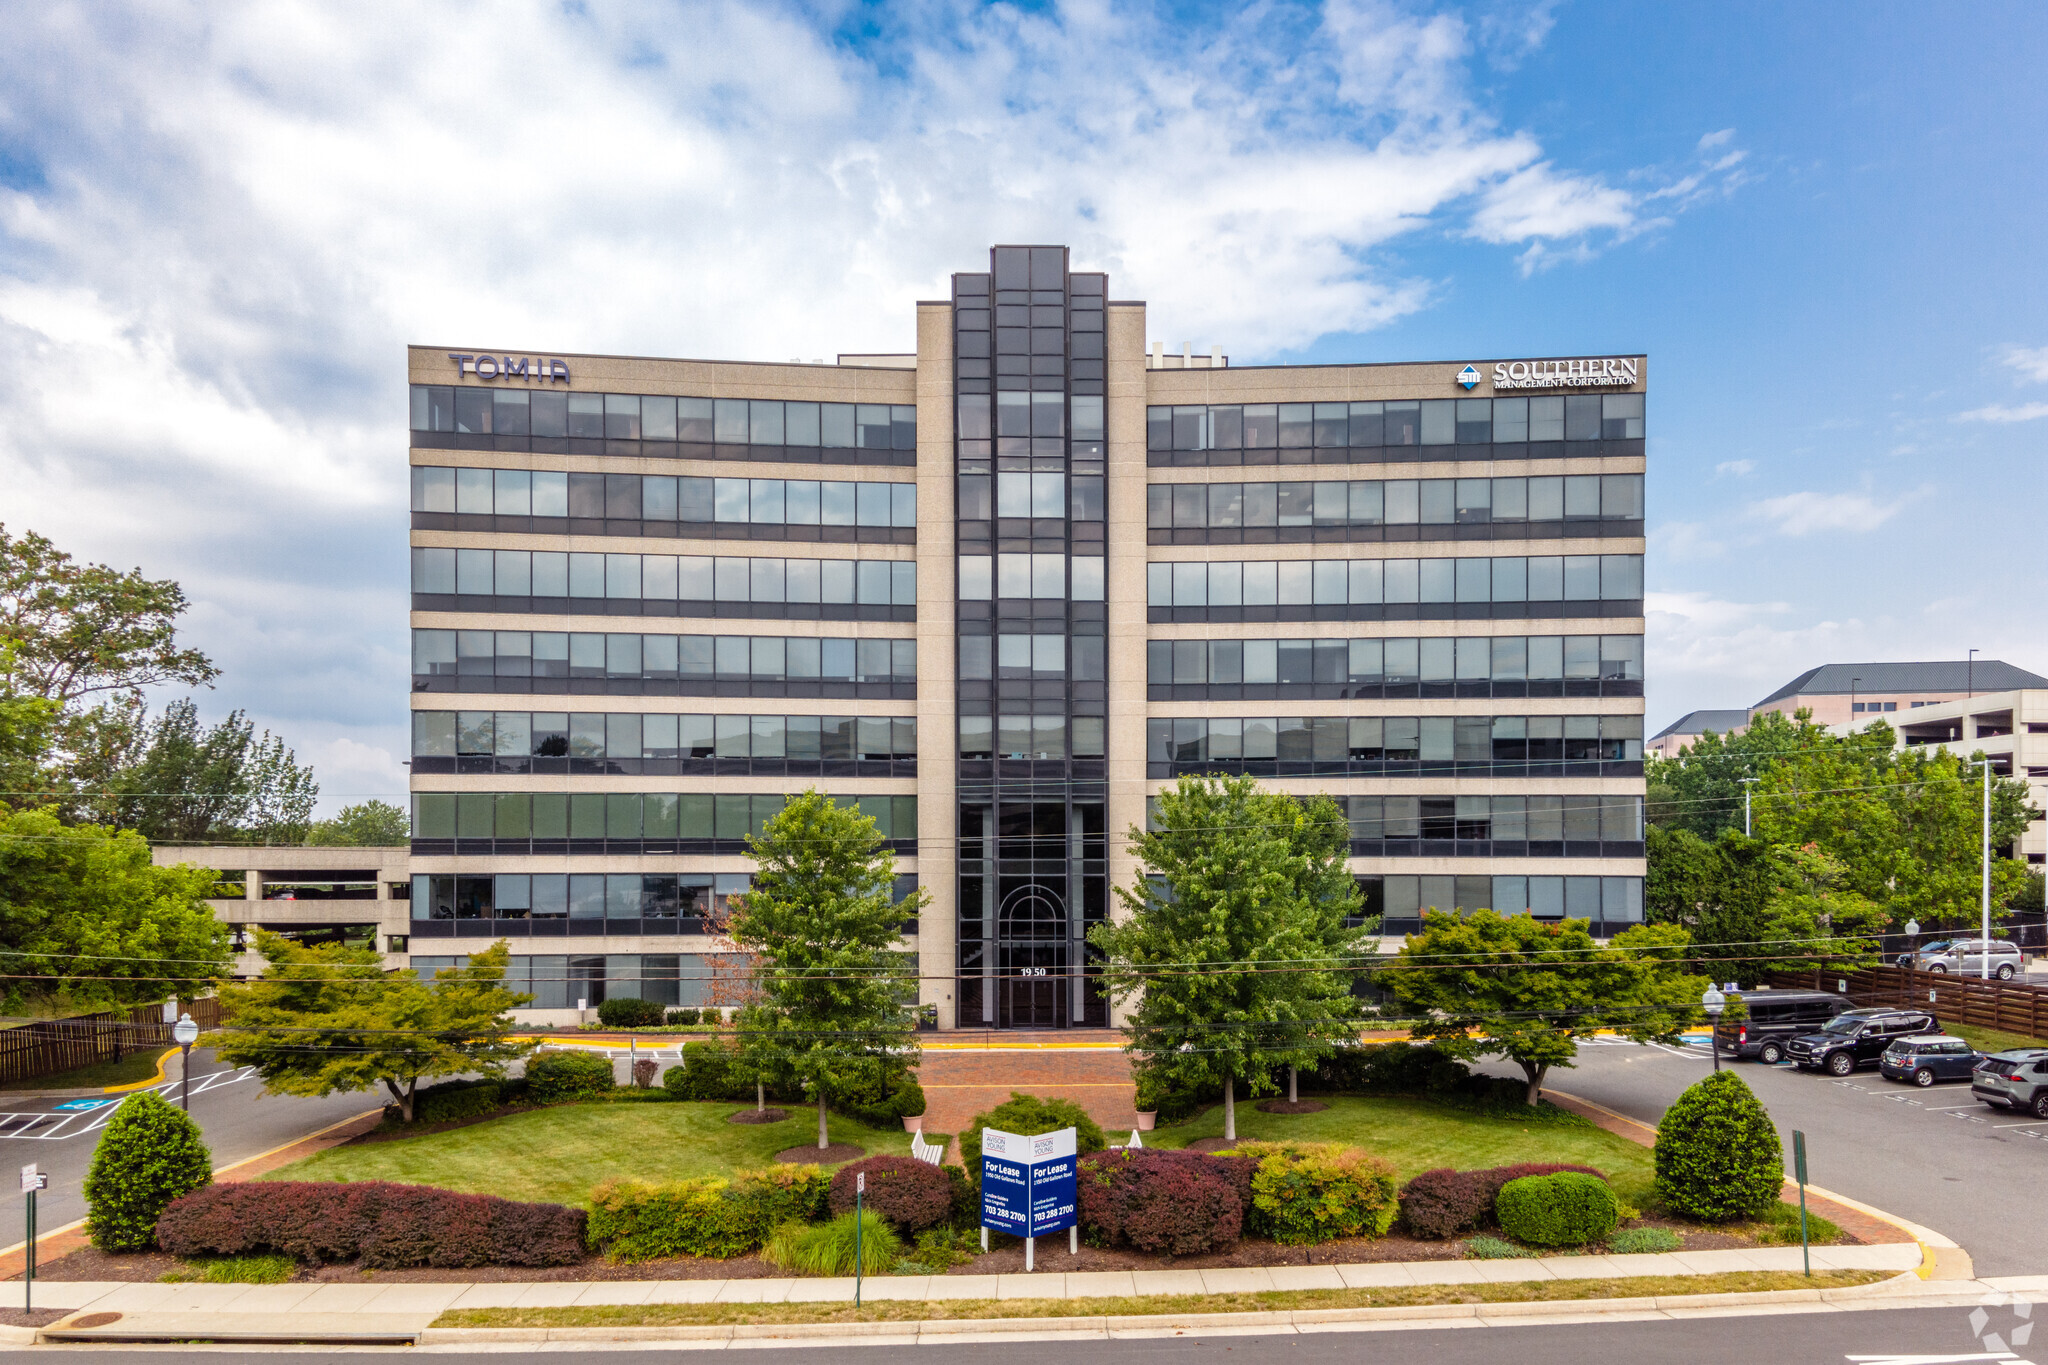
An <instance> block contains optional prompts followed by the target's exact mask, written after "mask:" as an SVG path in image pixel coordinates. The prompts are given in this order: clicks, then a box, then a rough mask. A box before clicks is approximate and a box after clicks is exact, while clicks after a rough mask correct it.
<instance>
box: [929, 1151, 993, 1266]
mask: <svg viewBox="0 0 2048 1365" xmlns="http://www.w3.org/2000/svg"><path fill="white" fill-rule="evenodd" d="M946 1169H947V1170H949V1171H957V1170H959V1169H960V1168H959V1167H958V1166H948V1167H946ZM913 1254H914V1256H915V1259H916V1260H917V1262H918V1264H920V1265H922V1266H925V1267H927V1273H935V1274H944V1273H945V1272H946V1271H948V1270H951V1269H952V1268H953V1267H954V1266H956V1265H966V1264H967V1263H968V1262H969V1261H971V1260H973V1259H974V1258H975V1257H976V1256H979V1255H980V1254H981V1240H980V1238H979V1237H977V1236H976V1235H975V1234H974V1233H973V1232H970V1231H968V1230H967V1229H966V1228H933V1229H931V1230H930V1231H928V1232H921V1233H919V1234H918V1237H917V1250H916V1252H915V1253H913Z"/></svg>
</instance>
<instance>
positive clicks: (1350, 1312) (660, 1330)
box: [419, 1270, 1919, 1346]
mask: <svg viewBox="0 0 2048 1365" xmlns="http://www.w3.org/2000/svg"><path fill="white" fill-rule="evenodd" d="M1918 1282H1919V1281H1918V1276H1917V1274H1916V1273H1915V1272H1914V1271H1910V1270H1905V1271H1900V1272H1899V1273H1898V1274H1896V1275H1894V1276H1892V1277H1891V1278H1889V1279H1885V1280H1877V1281H1874V1282H1872V1283H1871V1284H1868V1285H1859V1286H1854V1287H1851V1288H1847V1289H1771V1290H1750V1291H1746V1292H1737V1293H1730V1294H1659V1295H1655V1296H1651V1297H1637V1298H1625V1299H1598V1298H1589V1299H1548V1300H1538V1301H1526V1302H1508V1303H1441V1304H1414V1305H1406V1306H1400V1307H1389V1308H1304V1309H1279V1310H1271V1311H1254V1312H1246V1313H1184V1314H1178V1315H1176V1314H1171V1313H1153V1314H1135V1315H1125V1316H1113V1317H1112V1316H1107V1315H1095V1316H1084V1315H1075V1316H1070V1317H1044V1318H939V1319H922V1320H921V1319H904V1320H901V1321H896V1322H844V1323H834V1322H803V1323H778V1324H740V1323H734V1324H702V1325H688V1324H685V1325H677V1326H673V1327H428V1328H426V1329H425V1330H424V1331H422V1332H421V1333H420V1335H419V1342H420V1344H421V1345H422V1346H431V1345H457V1344H463V1343H485V1342H536V1341H560V1342H593V1341H735V1342H737V1341H774V1340H777V1339H793V1340H805V1341H815V1340H819V1339H830V1338H838V1337H861V1338H867V1337H894V1338H900V1339H902V1340H905V1341H915V1340H916V1339H917V1338H919V1337H923V1336H944V1337H961V1336H971V1335H977V1334H985V1335H990V1336H1015V1335H1021V1334H1028V1333H1067V1334H1073V1333H1085V1334H1089V1335H1108V1334H1112V1333H1119V1332H1141V1331H1171V1330H1179V1331H1187V1330H1201V1329H1204V1328H1226V1329H1243V1328H1254V1327H1275V1328H1303V1327H1309V1328H1316V1327H1343V1326H1355V1327H1364V1328H1370V1327H1372V1326H1373V1325H1375V1324H1380V1323H1386V1324H1394V1323H1407V1322H1432V1321H1472V1322H1476V1323H1478V1324H1480V1325H1484V1324H1485V1322H1486V1320H1487V1319H1489V1318H1513V1319H1516V1320H1518V1321H1527V1320H1530V1319H1541V1318H1546V1317H1585V1316H1587V1315H1594V1316H1602V1317H1605V1316H1612V1315H1617V1314H1624V1313H1666V1312H1671V1311H1674V1310H1687V1309H1713V1310H1720V1309H1726V1308H1756V1307H1765V1306H1770V1305H1776V1304H1786V1305H1796V1304H1814V1305H1835V1304H1837V1303H1847V1304H1854V1305H1855V1306H1862V1305H1861V1303H1860V1302H1858V1301H1860V1300H1868V1299H1870V1298H1871V1297H1873V1296H1876V1295H1883V1294H1886V1293H1887V1292H1896V1291H1897V1290H1900V1289H1903V1288H1905V1287H1906V1286H1907V1285H1913V1284H1917V1283H1918Z"/></svg>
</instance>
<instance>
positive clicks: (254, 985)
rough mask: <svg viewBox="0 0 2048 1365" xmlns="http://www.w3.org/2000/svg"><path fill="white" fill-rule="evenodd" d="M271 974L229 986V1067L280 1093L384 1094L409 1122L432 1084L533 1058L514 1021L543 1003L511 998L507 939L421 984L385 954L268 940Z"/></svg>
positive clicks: (499, 1071) (224, 1051)
mask: <svg viewBox="0 0 2048 1365" xmlns="http://www.w3.org/2000/svg"><path fill="white" fill-rule="evenodd" d="M256 947H257V951H258V952H260V953H261V954H262V955H263V956H264V958H265V959H266V960H267V962H268V965H267V966H265V968H264V969H263V975H262V976H261V977H259V978H258V979H256V980H254V981H250V982H247V983H245V984H240V985H225V986H223V987H221V992H220V996H221V1004H222V1007H223V1010H224V1013H225V1016H226V1023H225V1031H224V1032H223V1033H222V1034H221V1037H220V1041H219V1043H218V1044H217V1048H216V1050H217V1053H218V1055H219V1057H220V1059H221V1060H222V1061H224V1062H227V1063H229V1064H230V1065H233V1066H253V1067H255V1068H256V1074H257V1075H259V1076H261V1077H262V1078H263V1086H264V1089H265V1090H267V1091H269V1092H271V1093H272V1094H279V1095H331V1094H333V1093H334V1092H336V1091H356V1090H370V1089H374V1088H375V1087H377V1086H379V1085H381V1086H383V1087H384V1089H385V1090H386V1091H387V1092H388V1093H389V1094H390V1096H391V1098H392V1100H393V1101H394V1102H396V1103H397V1105H398V1109H399V1113H400V1115H401V1116H402V1117H403V1118H404V1120H405V1122H407V1123H411V1122H412V1121H413V1097H414V1095H415V1093H416V1092H417V1091H418V1089H419V1084H420V1082H421V1081H422V1080H425V1079H427V1078H429V1077H432V1076H453V1075H458V1074H461V1073H464V1072H480V1073H482V1074H483V1075H486V1076H499V1075H503V1074H504V1071H505V1067H506V1066H507V1064H509V1063H511V1062H514V1061H516V1060H518V1059H519V1058H522V1057H524V1056H526V1055H527V1054H528V1053H530V1052H532V1050H533V1045H532V1044H531V1043H525V1042H521V1041H519V1040H518V1039H516V1038H514V1037H513V1036H512V1017H511V1011H512V1010H513V1009H515V1008H517V1007H518V1006H520V1005H524V1004H526V1003H527V1002H528V1001H530V1000H531V999H532V998H533V997H532V996H529V995H521V994H519V993H517V992H515V991H512V990H509V989H507V988H506V986H505V984H504V981H505V968H506V967H507V965H509V963H510V962H511V952H512V950H511V947H510V946H509V945H508V944H507V943H506V942H505V941H504V940H503V939H500V940H499V941H498V942H496V943H494V944H492V945H491V946H490V947H489V948H486V949H485V950H484V951H482V952H480V953H475V954H472V955H471V957H470V959H469V965H467V966H465V967H449V968H444V969H443V970H441V971H440V972H437V973H436V974H435V976H434V979H433V981H431V982H426V981H421V980H420V979H419V976H418V974H417V973H415V972H412V971H410V970H406V971H397V972H386V971H385V970H384V960H383V956H382V955H381V954H380V953H378V952H377V950H376V949H375V948H369V947H364V948H352V947H348V946H347V945H344V944H331V945H328V946H324V947H318V948H309V947H305V946H303V945H300V944H296V943H293V942H291V941H290V940H288V939H284V938H280V937H278V936H277V935H275V934H269V933H264V932H262V931H260V930H259V931H258V932H257V935H256Z"/></svg>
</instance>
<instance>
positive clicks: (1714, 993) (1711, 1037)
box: [1700, 981, 1728, 1071]
mask: <svg viewBox="0 0 2048 1365" xmlns="http://www.w3.org/2000/svg"><path fill="white" fill-rule="evenodd" d="M1700 1008H1701V1009H1703V1010H1705V1011H1706V1012H1707V1051H1708V1052H1710V1053H1712V1054H1713V1056H1714V1070H1716V1071H1719V1070H1720V1069H1721V1040H1720V1039H1719V1038H1718V1037H1716V1036H1715V1027H1716V1026H1717V1025H1718V1024H1719V1023H1720V1022H1721V1011H1722V1010H1725V1009H1727V1008H1728V997H1727V996H1725V995H1723V994H1721V992H1720V989H1719V988H1718V987H1716V986H1715V985H1714V984H1713V983H1712V982H1711V981H1710V982H1708V983H1707V992H1706V994H1705V995H1702V996H1701V997H1700Z"/></svg>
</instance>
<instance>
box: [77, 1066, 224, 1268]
mask: <svg viewBox="0 0 2048 1365" xmlns="http://www.w3.org/2000/svg"><path fill="white" fill-rule="evenodd" d="M212 1181H213V1154H212V1153H211V1152H209V1151H207V1150H206V1144H205V1143H204V1142H203V1141H201V1140H200V1137H199V1125H198V1124H196V1123H194V1122H193V1121H192V1120H191V1119H190V1118H188V1117H186V1116H185V1115H184V1114H183V1113H182V1112H180V1111H179V1110H177V1109H175V1108H173V1107H172V1106H170V1105H168V1104H166V1103H164V1101H163V1099H162V1098H161V1097H159V1096H157V1095H155V1094H153V1093H151V1092H149V1091H144V1092H143V1093H141V1094H139V1095H132V1096H130V1097H129V1098H128V1099H126V1100H124V1101H123V1102H122V1104H121V1107H120V1108H119V1109H118V1110H116V1111H115V1112H114V1117H113V1118H111V1119H109V1120H108V1121H107V1130H106V1132H105V1133H104V1134H103V1135H102V1136H101V1137H100V1145H99V1147H98V1148H97V1149H95V1150H94V1152H93V1154H92V1165H91V1166H90V1167H89V1168H87V1170H86V1173H85V1203H86V1209H87V1212H86V1216H85V1230H86V1234H87V1235H88V1236H89V1237H91V1238H92V1244H93V1245H94V1246H96V1247H98V1248H99V1249H100V1250H101V1251H148V1250H149V1249H150V1248H151V1247H153V1246H155V1245H156V1220H157V1218H158V1217H159V1216H160V1215H161V1214H162V1213H163V1211H164V1208H165V1206H166V1205H168V1204H169V1203H170V1202H171V1201H172V1200H173V1199H176V1198H177V1197H178V1196H179V1195H182V1194H189V1193H191V1192H192V1191H193V1190H196V1189H198V1188H199V1187H200V1186H201V1185H207V1184H211V1183H212Z"/></svg>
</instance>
